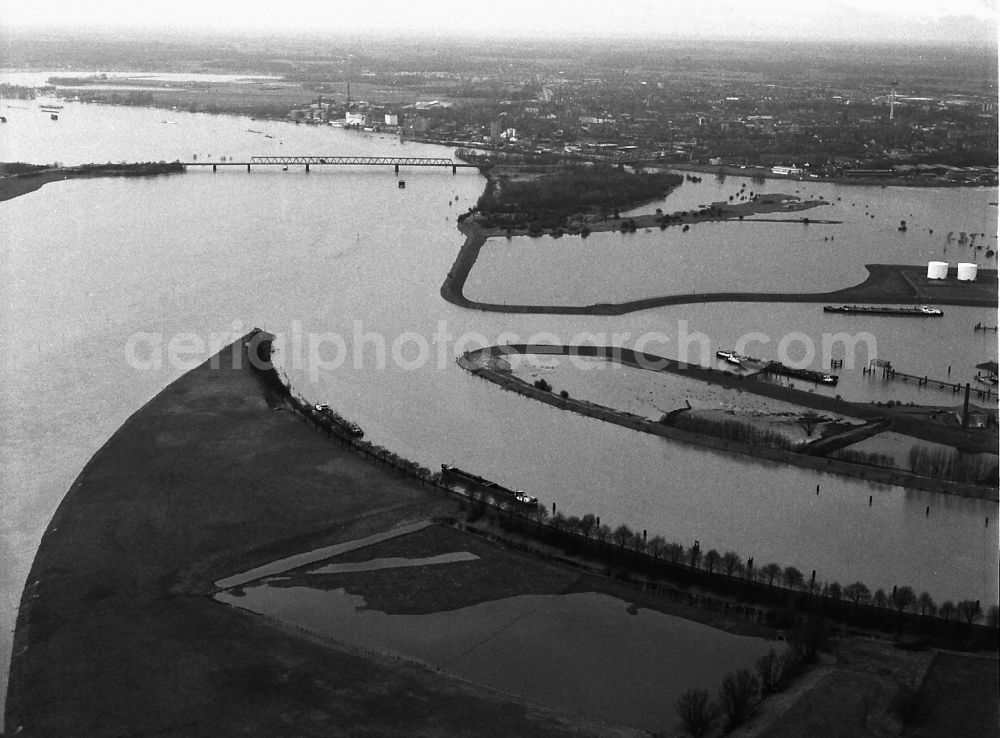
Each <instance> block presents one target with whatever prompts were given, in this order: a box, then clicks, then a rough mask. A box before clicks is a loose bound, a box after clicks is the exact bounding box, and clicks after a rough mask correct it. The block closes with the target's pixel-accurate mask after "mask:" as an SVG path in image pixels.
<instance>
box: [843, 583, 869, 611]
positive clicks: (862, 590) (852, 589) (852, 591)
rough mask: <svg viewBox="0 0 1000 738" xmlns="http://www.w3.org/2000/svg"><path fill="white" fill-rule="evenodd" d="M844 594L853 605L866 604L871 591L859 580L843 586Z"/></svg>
mask: <svg viewBox="0 0 1000 738" xmlns="http://www.w3.org/2000/svg"><path fill="white" fill-rule="evenodd" d="M844 596H845V597H846V598H847V599H849V600H850V601H851V602H853V603H854V604H855V605H867V604H868V603H869V602H871V600H872V592H871V590H870V589H868V587H867V586H866V585H865V584H863V583H861V582H854V583H853V584H848V585H847V586H846V587H844Z"/></svg>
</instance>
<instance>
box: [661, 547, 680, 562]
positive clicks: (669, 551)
mask: <svg viewBox="0 0 1000 738" xmlns="http://www.w3.org/2000/svg"><path fill="white" fill-rule="evenodd" d="M664 555H665V556H666V558H667V561H669V562H671V563H672V564H678V563H680V561H681V559H683V558H684V546H682V545H681V544H679V543H668V544H667V545H666V547H665V548H664Z"/></svg>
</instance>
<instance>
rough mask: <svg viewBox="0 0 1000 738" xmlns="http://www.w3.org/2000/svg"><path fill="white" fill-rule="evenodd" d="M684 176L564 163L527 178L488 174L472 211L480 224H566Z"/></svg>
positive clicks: (610, 210)
mask: <svg viewBox="0 0 1000 738" xmlns="http://www.w3.org/2000/svg"><path fill="white" fill-rule="evenodd" d="M683 181H684V178H683V177H682V176H680V175H678V174H673V173H669V172H635V171H631V170H627V169H625V168H623V167H613V166H609V165H605V164H595V165H592V166H588V165H566V166H562V167H558V168H555V169H553V170H552V171H549V172H545V173H540V174H537V175H534V176H532V177H531V178H513V177H511V176H509V175H499V176H493V177H491V178H490V180H489V182H488V183H487V186H486V189H485V190H484V192H483V194H482V195H481V196H480V198H479V201H478V202H477V203H476V208H475V211H474V212H476V214H477V216H476V217H477V221H478V223H479V225H481V226H482V227H484V228H510V229H519V230H522V229H527V230H536V231H540V230H541V229H550V228H570V225H571V224H570V220H571V218H572V216H580V215H600V216H602V217H615V218H617V217H618V211H620V210H623V209H627V208H629V207H634V206H637V205H639V204H641V203H643V202H648V201H650V200H656V199H659V198H661V197H664V196H665V195H666V194H667V193H668V192H670V190H671V189H673V188H674V187H676V186H677V185H679V184H681V183H682V182H683Z"/></svg>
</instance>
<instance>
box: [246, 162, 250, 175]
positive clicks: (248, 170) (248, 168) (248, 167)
mask: <svg viewBox="0 0 1000 738" xmlns="http://www.w3.org/2000/svg"><path fill="white" fill-rule="evenodd" d="M249 173H250V165H249V164H247V174H249Z"/></svg>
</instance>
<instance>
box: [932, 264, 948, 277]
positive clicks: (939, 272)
mask: <svg viewBox="0 0 1000 738" xmlns="http://www.w3.org/2000/svg"><path fill="white" fill-rule="evenodd" d="M947 278H948V262H946V261H929V262H927V279H947Z"/></svg>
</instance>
